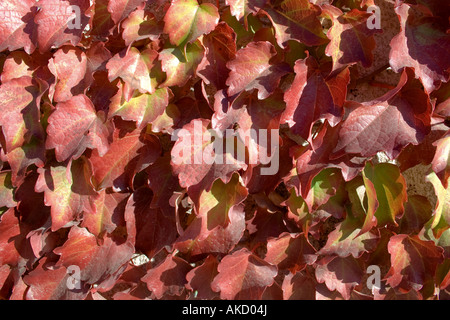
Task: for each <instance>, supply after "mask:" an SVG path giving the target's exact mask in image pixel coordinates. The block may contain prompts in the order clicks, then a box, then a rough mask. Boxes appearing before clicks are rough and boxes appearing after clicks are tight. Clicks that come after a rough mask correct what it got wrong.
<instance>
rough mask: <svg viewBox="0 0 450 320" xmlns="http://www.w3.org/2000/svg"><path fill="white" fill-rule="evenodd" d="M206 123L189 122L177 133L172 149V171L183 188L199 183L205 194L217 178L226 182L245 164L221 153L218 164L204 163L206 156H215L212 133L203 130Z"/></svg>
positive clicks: (212, 157)
mask: <svg viewBox="0 0 450 320" xmlns="http://www.w3.org/2000/svg"><path fill="white" fill-rule="evenodd" d="M208 124H209V120H193V121H191V122H190V123H189V124H187V125H185V126H184V127H183V128H182V130H181V131H180V132H179V133H178V140H177V141H176V142H175V145H174V147H173V148H172V152H171V155H172V167H173V172H174V173H175V174H176V175H178V179H179V181H180V185H181V186H182V187H183V188H190V187H192V186H195V185H198V184H199V183H201V184H202V186H203V189H206V190H207V191H208V190H209V189H210V188H211V186H212V184H213V182H214V181H215V180H216V179H217V178H220V179H222V181H224V182H225V183H227V182H228V181H229V180H230V178H231V176H232V174H233V172H235V171H237V170H239V169H240V168H242V167H245V163H241V162H240V161H238V160H236V159H234V158H233V157H232V155H230V154H228V153H225V152H224V155H223V160H222V163H218V162H217V161H205V159H206V157H207V158H208V159H215V157H216V154H215V153H214V150H213V147H214V143H212V139H211V137H212V134H211V133H210V132H209V131H208V129H207V126H208ZM220 156H221V157H222V155H220ZM211 162H212V163H211Z"/></svg>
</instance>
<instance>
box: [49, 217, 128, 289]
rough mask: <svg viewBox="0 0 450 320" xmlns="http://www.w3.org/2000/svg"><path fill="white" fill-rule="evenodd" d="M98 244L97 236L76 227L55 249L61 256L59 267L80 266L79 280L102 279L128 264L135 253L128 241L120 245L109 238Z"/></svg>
mask: <svg viewBox="0 0 450 320" xmlns="http://www.w3.org/2000/svg"><path fill="white" fill-rule="evenodd" d="M103 240H104V242H103V243H102V244H101V245H99V244H97V238H96V237H95V236H94V235H93V234H91V233H90V232H89V231H87V229H85V228H79V227H77V226H74V227H72V228H71V229H70V232H69V237H68V239H67V241H66V242H65V243H64V245H63V246H61V247H58V248H56V249H55V250H53V252H54V253H56V254H58V255H60V256H61V257H60V259H59V261H58V263H57V266H64V267H66V268H68V267H70V266H77V267H78V268H79V269H80V272H81V273H80V280H81V281H82V282H86V283H88V284H94V283H97V284H98V283H99V282H102V281H103V280H105V279H107V278H108V277H109V276H110V275H112V274H114V273H116V272H117V271H118V270H119V269H121V268H122V272H123V271H125V269H123V266H125V265H127V264H128V262H129V260H130V259H131V256H132V255H133V253H134V247H133V245H132V244H130V243H129V242H124V243H122V244H117V243H116V242H115V241H114V240H112V239H111V238H109V237H106V238H104V239H103Z"/></svg>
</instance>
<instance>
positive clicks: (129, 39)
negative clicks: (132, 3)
mask: <svg viewBox="0 0 450 320" xmlns="http://www.w3.org/2000/svg"><path fill="white" fill-rule="evenodd" d="M122 28H123V33H122V37H123V39H124V40H125V44H126V45H127V46H128V45H130V44H132V43H133V42H135V41H139V40H143V39H150V40H153V41H155V40H157V39H158V38H159V36H160V34H161V33H162V25H161V23H159V22H158V20H157V19H155V16H154V15H153V14H151V13H149V12H146V11H145V10H136V11H134V12H132V13H131V14H130V15H129V16H128V18H126V19H125V20H124V21H123V22H122Z"/></svg>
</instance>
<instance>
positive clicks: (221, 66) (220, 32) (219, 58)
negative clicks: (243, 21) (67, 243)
mask: <svg viewBox="0 0 450 320" xmlns="http://www.w3.org/2000/svg"><path fill="white" fill-rule="evenodd" d="M203 45H204V47H205V49H206V50H205V56H204V58H203V60H202V62H201V63H200V64H199V66H198V69H197V74H198V75H199V77H201V78H202V79H203V81H205V83H206V84H210V83H211V84H213V85H214V86H215V87H216V88H217V89H222V88H224V87H225V82H226V80H227V78H228V73H229V69H228V68H227V62H228V61H230V60H232V59H234V58H235V57H236V33H235V32H234V31H233V29H232V28H231V27H229V26H228V24H226V23H225V22H221V23H219V24H218V25H217V26H216V28H215V29H214V30H213V31H211V32H210V33H209V34H207V35H205V36H204V37H203Z"/></svg>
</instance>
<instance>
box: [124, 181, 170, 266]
mask: <svg viewBox="0 0 450 320" xmlns="http://www.w3.org/2000/svg"><path fill="white" fill-rule="evenodd" d="M151 202H152V191H151V190H150V189H149V188H147V187H142V188H139V189H138V190H136V191H135V192H134V193H133V194H132V196H131V197H130V198H129V199H128V202H127V205H126V208H125V210H126V212H130V213H131V214H133V215H134V216H135V219H136V245H135V247H136V249H137V250H139V251H140V252H143V253H144V254H145V255H146V256H147V257H149V258H151V257H153V256H154V255H155V254H156V253H158V252H159V250H161V249H162V248H164V247H165V246H167V247H170V245H171V244H172V243H173V242H174V241H175V240H176V238H177V236H178V233H177V228H176V223H175V216H169V215H167V216H166V215H164V214H163V213H162V211H161V210H160V209H159V208H155V209H153V208H151V206H150V204H151Z"/></svg>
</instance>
